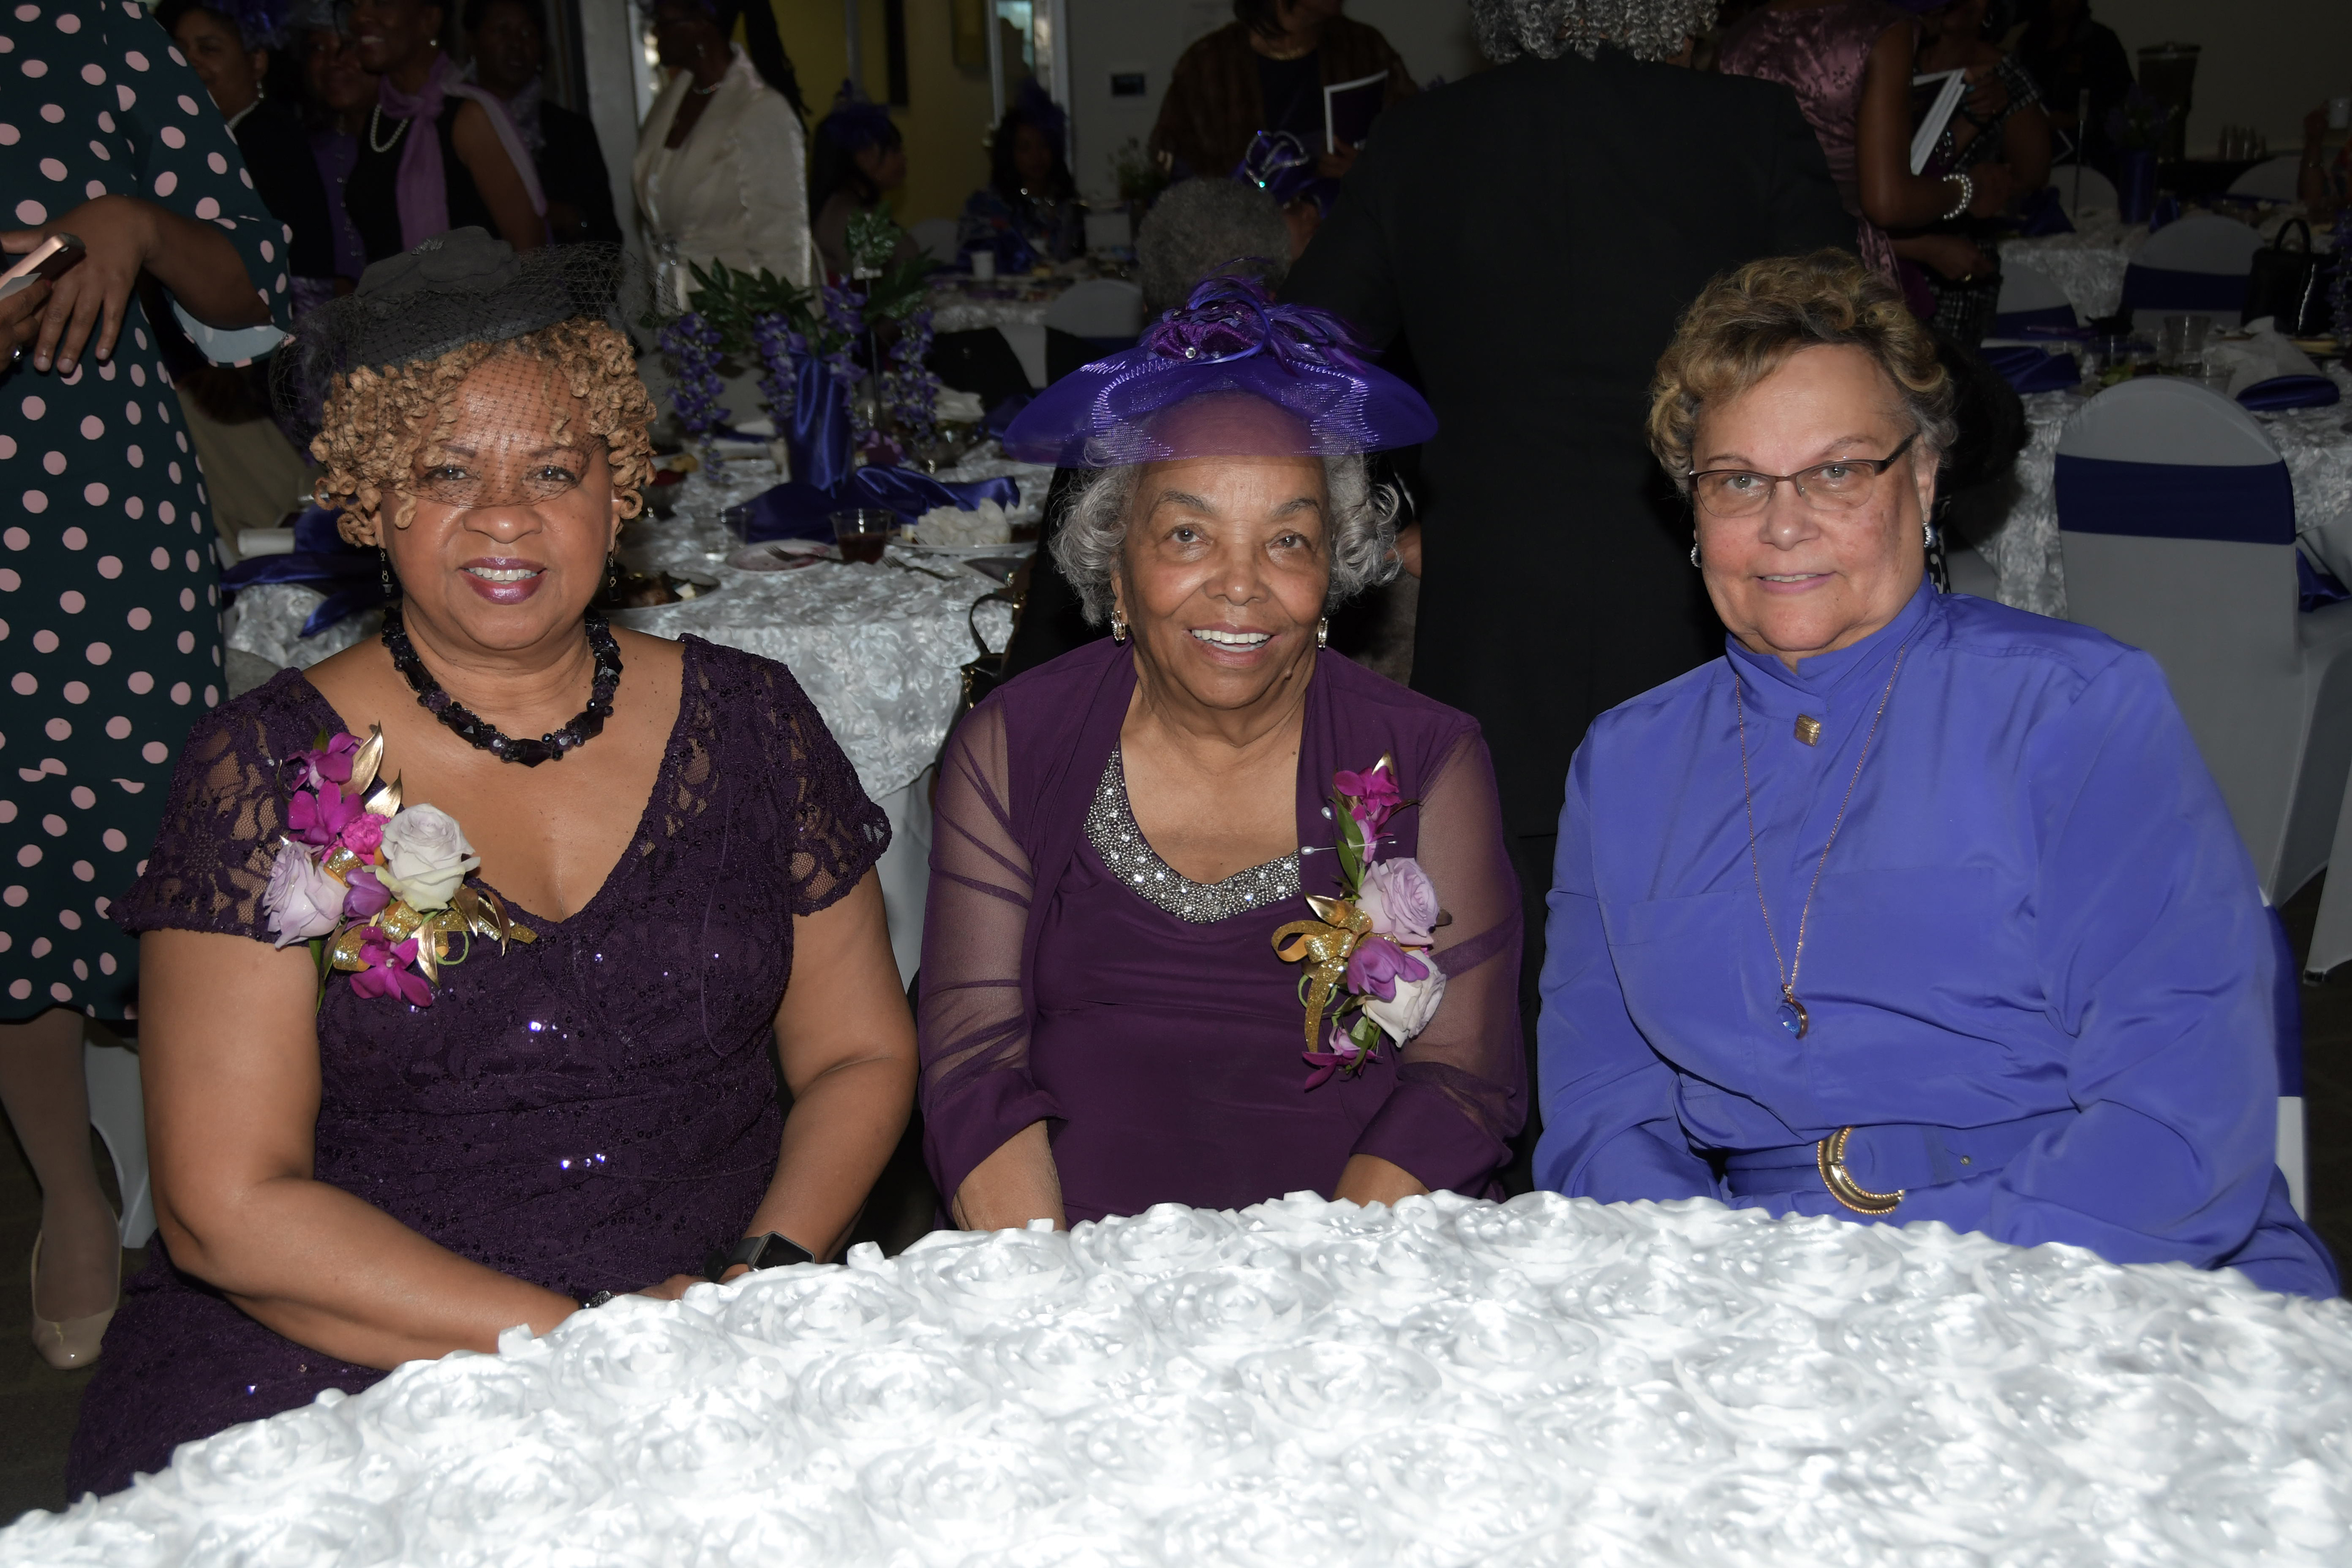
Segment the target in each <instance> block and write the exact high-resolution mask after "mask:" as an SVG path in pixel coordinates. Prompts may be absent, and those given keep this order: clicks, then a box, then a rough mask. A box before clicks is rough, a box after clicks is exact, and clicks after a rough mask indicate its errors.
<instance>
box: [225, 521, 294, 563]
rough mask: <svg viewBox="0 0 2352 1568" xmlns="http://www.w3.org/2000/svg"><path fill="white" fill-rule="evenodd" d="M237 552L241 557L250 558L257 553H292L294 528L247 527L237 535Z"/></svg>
mask: <svg viewBox="0 0 2352 1568" xmlns="http://www.w3.org/2000/svg"><path fill="white" fill-rule="evenodd" d="M236 553H237V556H238V558H239V559H246V560H250V559H252V558H253V557H255V556H257V555H292V554H293V553H294V530H293V529H292V528H246V529H244V530H242V531H240V532H239V533H238V534H237V536H236Z"/></svg>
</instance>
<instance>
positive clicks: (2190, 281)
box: [2121, 262, 2246, 315]
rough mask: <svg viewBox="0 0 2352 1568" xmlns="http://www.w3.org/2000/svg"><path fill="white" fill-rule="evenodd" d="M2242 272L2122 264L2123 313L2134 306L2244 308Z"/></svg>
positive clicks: (2153, 307) (2131, 309) (2144, 308)
mask: <svg viewBox="0 0 2352 1568" xmlns="http://www.w3.org/2000/svg"><path fill="white" fill-rule="evenodd" d="M2121 308H2122V310H2123V313H2124V314H2126V315H2129V314H2130V313H2131V312H2133V311H2135V310H2221V311H2227V310H2243V309H2244V308H2246V278H2245V275H2244V274H2242V273H2239V274H2235V275H2232V274H2231V273H2226V272H2180V271H2176V270H2175V269H2173V268H2172V267H2142V266H2140V265H2138V264H2137V262H2135V263H2133V264H2132V265H2131V266H2129V267H2126V268H2124V302H2123V305H2122V307H2121Z"/></svg>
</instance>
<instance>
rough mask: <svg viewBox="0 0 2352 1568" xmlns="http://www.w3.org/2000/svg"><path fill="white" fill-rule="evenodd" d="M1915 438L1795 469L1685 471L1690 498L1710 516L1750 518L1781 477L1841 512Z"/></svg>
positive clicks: (1863, 496) (1866, 495) (1866, 493)
mask: <svg viewBox="0 0 2352 1568" xmlns="http://www.w3.org/2000/svg"><path fill="white" fill-rule="evenodd" d="M1918 439H1919V433H1918V432H1917V431H1916V430H1915V431H1913V432H1912V433H1911V434H1908V435H1906V436H1905V437H1904V438H1903V444H1902V445H1900V446H1898V447H1896V448H1895V450H1894V451H1892V452H1890V453H1888V454H1887V455H1885V456H1884V457H1841V458H1839V459H1837V460H1836V461H1835V462H1833V463H1816V464H1814V465H1812V466H1811V468H1801V469H1799V470H1798V471H1797V472H1796V473H1794V474H1758V473H1754V472H1752V471H1750V470H1748V469H1746V468H1709V469H1707V470H1706V471H1705V472H1704V473H1697V474H1693V475H1691V476H1690V487H1691V497H1692V498H1693V499H1694V500H1696V502H1697V503H1698V505H1699V507H1700V508H1701V509H1702V510H1704V511H1705V512H1706V514H1707V516H1709V517H1754V516H1756V514H1758V513H1759V512H1761V511H1762V510H1763V509H1764V508H1765V507H1769V506H1770V505H1771V504H1772V491H1773V489H1774V488H1775V487H1776V486H1779V485H1780V482H1781V481H1782V480H1783V479H1785V480H1787V481H1788V482H1789V483H1790V484H1791V485H1794V486H1796V487H1797V494H1798V495H1800V496H1801V497H1804V498H1805V499H1806V500H1807V501H1808V502H1810V503H1811V505H1812V506H1814V507H1818V508H1819V509H1821V510H1822V511H1825V512H1846V511H1852V510H1853V508H1854V507H1859V506H1861V505H1862V504H1863V503H1864V502H1865V501H1867V500H1869V499H1870V497H1871V495H1872V493H1873V492H1874V491H1875V490H1876V489H1877V488H1878V480H1879V477H1880V476H1882V475H1884V474H1885V472H1886V471H1887V470H1888V469H1889V468H1892V467H1893V466H1895V464H1896V463H1897V462H1899V461H1900V460H1901V459H1902V456H1903V455H1904V454H1905V453H1906V452H1908V451H1910V450H1911V444H1912V443H1913V442H1915V441H1916V440H1918Z"/></svg>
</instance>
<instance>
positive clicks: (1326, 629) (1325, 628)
mask: <svg viewBox="0 0 2352 1568" xmlns="http://www.w3.org/2000/svg"><path fill="white" fill-rule="evenodd" d="M1330 641H1331V618H1330V617H1329V616H1328V615H1326V616H1324V617H1323V618H1322V619H1321V620H1319V621H1318V622H1315V645H1316V646H1317V647H1318V648H1320V647H1322V646H1324V645H1325V644H1327V643H1329V642H1330Z"/></svg>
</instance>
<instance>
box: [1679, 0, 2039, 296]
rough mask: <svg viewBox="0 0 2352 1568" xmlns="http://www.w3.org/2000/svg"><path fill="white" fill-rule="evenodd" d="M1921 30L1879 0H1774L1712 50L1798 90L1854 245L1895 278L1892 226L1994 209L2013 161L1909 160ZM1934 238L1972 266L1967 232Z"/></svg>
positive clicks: (1963, 265)
mask: <svg viewBox="0 0 2352 1568" xmlns="http://www.w3.org/2000/svg"><path fill="white" fill-rule="evenodd" d="M1913 8H1914V9H1918V8H1920V7H1917V6H1914V7H1913ZM1917 38H1918V28H1917V26H1916V24H1915V23H1914V22H1913V21H1912V19H1911V17H1910V16H1907V15H1906V14H1905V12H1904V11H1902V10H1899V9H1897V8H1896V7H1895V6H1894V5H1888V4H1886V0H1771V3H1770V4H1769V5H1765V6H1763V7H1762V8H1760V9H1759V10H1756V11H1752V12H1750V13H1748V16H1746V17H1744V18H1742V19H1741V21H1740V22H1739V23H1738V26H1734V27H1733V28H1732V29H1731V31H1730V32H1729V34H1727V36H1726V37H1725V38H1724V40H1723V48H1722V52H1721V56H1720V57H1719V61H1718V68H1719V69H1721V70H1722V71H1723V72H1724V73H1725V74H1726V75H1728V76H1743V77H1761V78H1763V79H1765V80H1766V81H1777V82H1780V83H1781V84H1782V85H1783V86H1786V87H1787V88H1789V89H1790V90H1791V91H1793V92H1794V93H1795V94H1796V95H1797V107H1798V108H1799V109H1801V110H1803V111H1804V115H1805V119H1806V120H1807V122H1808V123H1810V124H1811V126H1812V128H1813V134H1814V135H1815V136H1816V137H1818V138H1819V139H1820V140H1821V144H1822V154H1823V155H1824V156H1826V157H1827V158H1828V160H1829V165H1830V177H1831V178H1832V179H1833V180H1835V181H1836V182H1837V188H1838V194H1839V195H1840V196H1841V197H1842V198H1843V200H1844V202H1845V206H1846V211H1847V212H1849V213H1852V214H1853V216H1854V241H1855V248H1856V250H1857V251H1858V252H1859V254H1860V255H1861V256H1862V259H1863V260H1864V262H1865V263H1866V264H1868V266H1869V267H1870V268H1871V269H1872V270H1873V271H1874V272H1876V273H1877V274H1879V275H1880V276H1881V277H1885V278H1886V279H1887V280H1888V281H1889V282H1891V283H1892V282H1897V281H1898V280H1899V277H1900V274H1899V273H1898V271H1897V268H1896V262H1895V246H1894V243H1893V241H1892V240H1891V239H1890V238H1889V236H1888V234H1887V231H1888V230H1890V229H1916V228H1922V227H1925V226H1927V225H1930V224H1934V223H1937V222H1939V221H1942V220H1947V219H1952V218H1958V217H1961V216H1963V215H1969V214H1973V215H1975V216H1978V217H1991V216H1993V215H1994V214H1998V213H2000V212H2001V211H2003V210H2004V209H2005V208H2007V206H2008V205H2009V198H2010V195H2011V183H2010V176H2009V172H2008V170H2007V168H2006V167H2004V166H2002V165H1999V164H1995V165H1991V166H1990V167H1988V168H1986V169H1985V170H1983V171H1981V172H1980V174H1978V175H1968V174H1960V173H1953V174H1951V175H1949V176H1948V177H1945V178H1929V177H1927V176H1923V175H1918V174H1914V173H1913V172H1911V62H1912V57H1913V56H1914V54H1915V53H1916V49H1917ZM1939 249H1941V250H1945V251H1948V252H1950V253H1951V254H1949V255H1946V256H1942V257H1941V262H1942V267H1950V268H1951V269H1952V270H1951V273H1950V276H1953V277H1967V276H1968V274H1969V273H1970V272H1972V271H1973V270H1975V269H1976V262H1975V260H1974V259H1972V258H1970V257H1967V256H1961V255H1959V254H1958V253H1959V252H1960V251H1961V250H1962V249H1965V250H1968V251H1973V250H1974V249H1975V246H1973V245H1972V244H1969V243H1968V242H1965V241H1958V242H1957V243H1955V244H1952V245H1948V246H1942V247H1939ZM1942 267H1939V270H1941V269H1942ZM1911 303H1912V306H1913V308H1915V309H1917V310H1919V311H1920V312H1921V313H1922V314H1923V315H1925V314H1932V313H1933V311H1934V308H1935V302H1934V300H1933V299H1932V298H1928V297H1927V294H1926V292H1925V290H1919V291H1917V295H1916V298H1912V301H1911Z"/></svg>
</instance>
